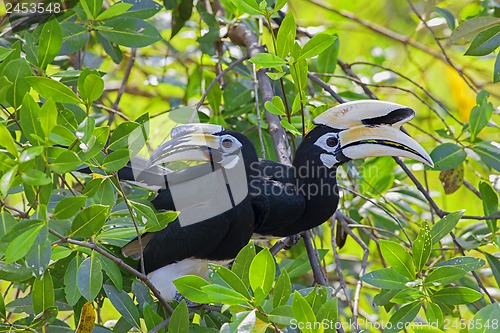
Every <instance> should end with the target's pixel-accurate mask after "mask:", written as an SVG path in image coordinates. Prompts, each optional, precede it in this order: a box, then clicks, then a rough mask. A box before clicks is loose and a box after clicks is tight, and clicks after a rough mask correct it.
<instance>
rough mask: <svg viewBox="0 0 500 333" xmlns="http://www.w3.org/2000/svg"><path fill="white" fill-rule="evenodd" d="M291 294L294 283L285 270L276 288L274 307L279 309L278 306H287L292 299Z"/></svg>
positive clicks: (282, 271)
mask: <svg viewBox="0 0 500 333" xmlns="http://www.w3.org/2000/svg"><path fill="white" fill-rule="evenodd" d="M291 292H292V283H291V282H290V277H289V276H288V273H287V272H286V270H285V269H283V270H281V274H280V276H279V278H278V280H277V281H276V287H275V288H274V296H273V307H275V308H277V307H278V306H281V305H285V304H286V303H287V302H288V299H289V298H290V294H291Z"/></svg>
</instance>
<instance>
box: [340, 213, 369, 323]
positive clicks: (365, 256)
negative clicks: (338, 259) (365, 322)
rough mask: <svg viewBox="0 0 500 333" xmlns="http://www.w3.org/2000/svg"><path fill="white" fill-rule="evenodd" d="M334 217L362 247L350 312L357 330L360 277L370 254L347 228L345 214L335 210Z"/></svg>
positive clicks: (361, 241) (366, 247) (359, 239)
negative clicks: (361, 256) (361, 257)
mask: <svg viewBox="0 0 500 333" xmlns="http://www.w3.org/2000/svg"><path fill="white" fill-rule="evenodd" d="M335 217H336V218H337V221H339V223H340V224H342V227H343V228H344V230H345V231H346V232H347V233H348V234H349V235H350V236H351V237H352V238H353V239H354V240H355V241H356V243H358V244H359V246H361V248H362V249H363V260H362V261H361V269H360V270H359V274H358V283H357V284H356V290H355V292H354V304H353V313H352V317H353V318H352V319H353V322H354V323H355V325H356V328H355V332H359V331H360V329H359V326H358V316H359V312H358V311H359V309H358V307H359V297H360V294H361V288H362V287H363V281H362V280H361V278H362V277H363V275H365V271H366V267H367V266H368V255H369V254H370V250H369V249H368V246H367V245H366V244H365V242H363V240H361V238H359V237H358V236H357V235H356V234H355V233H354V232H352V230H351V228H349V224H348V223H347V221H346V219H345V216H344V215H343V214H342V212H340V211H339V212H337V213H336V214H335Z"/></svg>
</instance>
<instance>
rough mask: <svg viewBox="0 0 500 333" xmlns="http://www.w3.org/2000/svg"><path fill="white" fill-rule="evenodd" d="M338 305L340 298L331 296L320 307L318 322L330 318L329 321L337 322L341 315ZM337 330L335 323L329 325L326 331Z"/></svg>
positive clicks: (317, 316) (332, 331)
mask: <svg viewBox="0 0 500 333" xmlns="http://www.w3.org/2000/svg"><path fill="white" fill-rule="evenodd" d="M338 307H339V306H338V299H337V298H330V299H329V300H328V301H326V303H324V304H323V305H322V306H321V307H320V308H319V310H318V313H317V314H316V320H317V321H318V322H323V321H325V320H328V323H336V322H337V319H338V316H339V309H338ZM335 332H336V330H335V325H329V326H328V327H325V330H324V333H335Z"/></svg>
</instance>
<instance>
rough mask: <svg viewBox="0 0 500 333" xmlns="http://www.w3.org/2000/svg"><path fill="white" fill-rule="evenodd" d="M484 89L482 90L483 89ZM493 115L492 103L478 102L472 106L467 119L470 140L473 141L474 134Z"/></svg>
mask: <svg viewBox="0 0 500 333" xmlns="http://www.w3.org/2000/svg"><path fill="white" fill-rule="evenodd" d="M483 91H484V90H483ZM492 115H493V105H492V104H491V103H487V102H484V103H480V104H479V105H477V106H475V107H473V108H472V111H471V113H470V120H469V132H470V136H471V139H470V140H471V142H474V141H475V139H476V136H477V135H478V134H479V133H480V132H481V130H482V129H483V128H484V127H485V126H486V125H487V124H488V121H489V120H490V118H491V116H492Z"/></svg>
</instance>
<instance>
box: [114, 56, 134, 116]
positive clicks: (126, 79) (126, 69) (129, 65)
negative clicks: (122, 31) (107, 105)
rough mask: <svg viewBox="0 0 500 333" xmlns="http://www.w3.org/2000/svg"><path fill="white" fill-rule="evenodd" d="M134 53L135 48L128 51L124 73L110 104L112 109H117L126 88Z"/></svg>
mask: <svg viewBox="0 0 500 333" xmlns="http://www.w3.org/2000/svg"><path fill="white" fill-rule="evenodd" d="M136 53H137V49H132V50H131V52H130V58H129V60H128V63H127V67H126V68H125V74H124V75H123V80H122V85H121V86H120V89H118V94H117V95H116V99H115V101H114V103H113V105H112V106H111V108H112V109H113V110H117V109H118V104H120V100H121V98H122V96H123V94H124V93H125V90H126V89H127V83H128V79H129V77H130V73H131V72H132V67H133V66H134V62H135V55H136ZM114 115H115V114H114V113H111V115H110V117H109V120H108V125H110V124H111V123H112V122H113V119H114Z"/></svg>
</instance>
